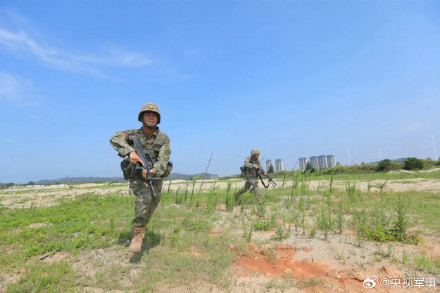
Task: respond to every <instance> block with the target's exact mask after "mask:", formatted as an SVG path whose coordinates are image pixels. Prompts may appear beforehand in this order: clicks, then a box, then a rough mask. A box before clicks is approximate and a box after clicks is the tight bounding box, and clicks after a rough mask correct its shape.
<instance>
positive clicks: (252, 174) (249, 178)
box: [235, 149, 267, 204]
mask: <svg viewBox="0 0 440 293" xmlns="http://www.w3.org/2000/svg"><path fill="white" fill-rule="evenodd" d="M258 157H260V150H259V149H253V150H252V151H251V156H250V157H247V158H246V160H245V161H244V173H245V175H246V183H245V185H244V187H243V188H242V189H240V190H239V191H238V192H237V193H236V194H235V200H236V201H238V198H239V197H240V194H243V193H245V192H246V191H248V190H249V189H251V192H254V194H255V197H256V198H257V201H258V203H259V204H261V199H260V189H259V187H258V178H257V176H258V172H259V171H260V170H261V171H262V172H263V175H264V176H267V173H266V172H264V170H263V166H262V165H261V162H260V160H259V159H258ZM251 187H252V188H251Z"/></svg>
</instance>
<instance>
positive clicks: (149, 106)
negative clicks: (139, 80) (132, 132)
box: [138, 103, 160, 124]
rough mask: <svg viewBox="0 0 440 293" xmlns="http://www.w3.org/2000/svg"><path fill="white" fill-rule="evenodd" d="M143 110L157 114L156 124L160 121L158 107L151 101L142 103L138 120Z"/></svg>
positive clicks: (140, 118) (140, 119)
mask: <svg viewBox="0 0 440 293" xmlns="http://www.w3.org/2000/svg"><path fill="white" fill-rule="evenodd" d="M144 112H154V113H156V114H157V124H159V123H160V109H159V106H158V105H156V104H153V103H146V104H143V105H142V108H141V110H140V111H139V115H138V120H139V122H142V116H143V115H144Z"/></svg>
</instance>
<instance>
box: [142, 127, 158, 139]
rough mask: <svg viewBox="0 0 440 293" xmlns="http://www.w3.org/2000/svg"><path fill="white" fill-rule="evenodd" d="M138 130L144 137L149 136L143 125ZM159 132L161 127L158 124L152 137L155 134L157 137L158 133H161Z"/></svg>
mask: <svg viewBox="0 0 440 293" xmlns="http://www.w3.org/2000/svg"><path fill="white" fill-rule="evenodd" d="M138 132H139V133H141V134H142V135H143V136H144V137H147V136H146V135H145V133H144V130H143V129H142V127H141V128H139V129H138ZM159 132H160V130H159V127H157V126H156V131H155V132H153V134H152V135H151V136H150V137H153V136H154V137H157V135H158V134H159Z"/></svg>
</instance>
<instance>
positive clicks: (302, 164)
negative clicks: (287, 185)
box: [299, 158, 309, 171]
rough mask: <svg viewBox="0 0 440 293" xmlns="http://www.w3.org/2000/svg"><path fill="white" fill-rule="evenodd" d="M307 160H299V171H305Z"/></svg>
mask: <svg viewBox="0 0 440 293" xmlns="http://www.w3.org/2000/svg"><path fill="white" fill-rule="evenodd" d="M308 161H309V160H307V158H299V167H300V168H301V170H303V171H304V170H305V169H306V167H307V162H308Z"/></svg>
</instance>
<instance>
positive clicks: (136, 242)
mask: <svg viewBox="0 0 440 293" xmlns="http://www.w3.org/2000/svg"><path fill="white" fill-rule="evenodd" d="M132 237H133V239H131V244H130V247H129V248H128V251H130V252H132V253H139V252H141V251H142V242H143V241H144V237H145V226H137V227H133V229H132Z"/></svg>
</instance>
